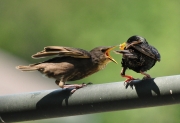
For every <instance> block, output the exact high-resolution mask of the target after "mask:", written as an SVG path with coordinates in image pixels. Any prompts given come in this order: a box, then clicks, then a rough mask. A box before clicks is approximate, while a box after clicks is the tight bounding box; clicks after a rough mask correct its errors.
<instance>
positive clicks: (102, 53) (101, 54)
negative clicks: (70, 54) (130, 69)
mask: <svg viewBox="0 0 180 123" xmlns="http://www.w3.org/2000/svg"><path fill="white" fill-rule="evenodd" d="M115 47H116V46H112V47H96V48H94V49H92V50H91V51H90V53H91V55H92V57H93V58H94V59H95V60H98V61H99V62H101V63H106V62H107V63H108V62H110V61H112V62H114V63H116V64H118V63H117V62H116V60H115V59H113V58H112V57H111V55H110V51H111V50H113V49H114V48H115Z"/></svg>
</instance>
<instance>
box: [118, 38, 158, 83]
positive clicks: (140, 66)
mask: <svg viewBox="0 0 180 123" xmlns="http://www.w3.org/2000/svg"><path fill="white" fill-rule="evenodd" d="M115 53H118V54H122V55H123V57H122V62H121V64H122V70H121V76H122V77H125V78H127V79H126V80H125V82H131V80H134V78H133V77H132V76H129V75H126V74H125V72H126V69H128V68H129V69H131V70H133V71H135V72H137V73H141V74H143V75H144V78H143V79H146V78H151V76H150V75H149V74H147V73H146V71H147V70H150V69H151V68H152V67H153V66H154V65H155V64H156V62H157V61H160V54H159V52H158V50H157V49H156V48H155V47H153V46H151V45H149V44H148V42H147V40H146V39H145V38H143V37H141V36H137V35H134V36H132V37H130V38H129V39H128V40H127V41H126V42H125V43H123V44H121V45H120V51H115Z"/></svg>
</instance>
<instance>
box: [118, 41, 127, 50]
mask: <svg viewBox="0 0 180 123" xmlns="http://www.w3.org/2000/svg"><path fill="white" fill-rule="evenodd" d="M125 47H126V43H125V42H124V43H122V44H120V45H119V49H120V50H124V48H125Z"/></svg>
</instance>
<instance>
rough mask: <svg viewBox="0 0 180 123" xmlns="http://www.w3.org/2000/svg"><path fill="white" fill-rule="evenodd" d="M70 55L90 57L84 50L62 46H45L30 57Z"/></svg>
mask: <svg viewBox="0 0 180 123" xmlns="http://www.w3.org/2000/svg"><path fill="white" fill-rule="evenodd" d="M53 55H58V56H62V57H63V56H70V57H75V58H90V57H91V56H90V53H89V52H88V51H86V50H83V49H79V48H72V47H63V46H47V47H44V50H43V51H41V52H38V53H36V54H34V55H32V58H43V57H47V56H53Z"/></svg>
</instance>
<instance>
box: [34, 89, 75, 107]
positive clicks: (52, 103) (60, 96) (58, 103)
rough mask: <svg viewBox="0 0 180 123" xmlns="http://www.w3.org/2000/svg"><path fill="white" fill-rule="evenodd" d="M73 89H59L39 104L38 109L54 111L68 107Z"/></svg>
mask: <svg viewBox="0 0 180 123" xmlns="http://www.w3.org/2000/svg"><path fill="white" fill-rule="evenodd" d="M72 89H73V88H67V89H58V90H55V91H53V92H51V93H49V94H47V95H46V96H44V97H43V98H42V99H40V100H39V101H38V102H37V104H36V109H37V110H42V109H43V110H44V109H46V110H53V109H59V108H61V107H62V105H65V106H68V99H69V97H70V96H71V90H72ZM63 102H64V103H63Z"/></svg>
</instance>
